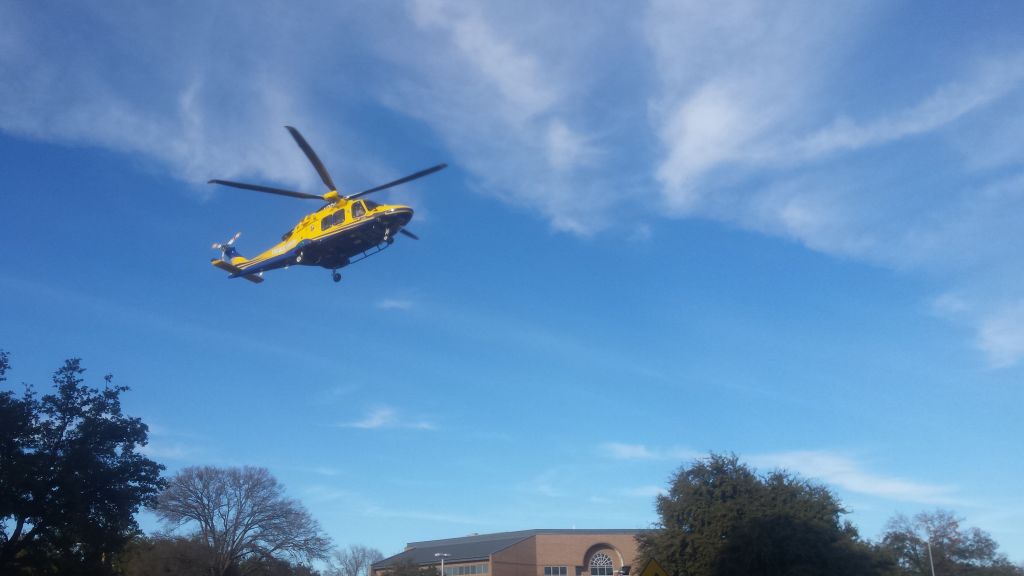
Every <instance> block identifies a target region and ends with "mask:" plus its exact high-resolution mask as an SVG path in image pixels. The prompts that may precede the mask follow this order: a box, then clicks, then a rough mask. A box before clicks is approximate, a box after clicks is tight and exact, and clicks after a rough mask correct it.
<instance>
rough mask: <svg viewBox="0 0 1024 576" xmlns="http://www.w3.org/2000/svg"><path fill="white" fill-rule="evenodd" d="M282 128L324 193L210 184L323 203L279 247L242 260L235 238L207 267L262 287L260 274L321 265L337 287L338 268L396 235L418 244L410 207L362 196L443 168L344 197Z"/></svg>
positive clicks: (377, 249) (312, 155)
mask: <svg viewBox="0 0 1024 576" xmlns="http://www.w3.org/2000/svg"><path fill="white" fill-rule="evenodd" d="M285 128H287V129H288V131H289V132H290V133H291V135H292V137H293V138H294V139H295V142H296V143H297V144H298V145H299V148H301V149H302V151H303V152H304V153H305V154H306V157H307V158H309V161H310V163H312V164H313V167H314V168H315V169H316V171H317V173H319V174H320V178H321V179H322V180H323V182H324V184H325V185H326V186H327V188H328V192H327V193H326V194H322V195H320V194H308V193H305V192H295V191H292V190H284V189H281V188H273V187H270V186H263V185H256V184H244V183H241V182H232V181H229V180H210V183H213V184H222V185H225V186H231V187H233V188H241V189H244V190H253V191H256V192H266V193H269V194H277V195H280V196H289V197H292V198H300V199H306V200H319V201H322V202H324V203H325V204H324V205H323V206H322V207H321V208H320V209H319V210H317V211H316V212H313V213H311V214H307V215H306V216H305V217H303V218H302V220H300V221H299V223H298V224H296V225H295V227H294V228H292V229H291V230H289V231H288V232H286V233H285V234H284V236H282V237H281V241H280V242H278V243H277V244H275V245H274V246H272V247H271V248H270V249H269V250H266V251H264V252H262V253H260V254H259V255H258V256H255V257H253V258H246V257H245V256H242V255H241V254H239V253H238V251H237V250H235V246H234V243H235V240H236V239H237V238H238V235H235V237H234V238H232V239H231V240H229V241H228V242H226V243H224V244H214V245H213V247H214V248H218V249H220V250H221V257H220V258H215V259H213V260H211V264H213V265H214V266H216V267H217V268H220V269H221V270H224V271H226V272H228V273H229V278H245V279H246V280H249V281H251V282H262V281H263V276H262V275H263V273H264V272H266V271H268V270H275V269H278V268H287V267H288V266H295V265H302V266H320V267H323V268H328V269H330V270H333V271H334V274H333V277H334V281H335V282H337V281H338V280H340V279H341V276H340V275H339V274H338V272H337V270H338V269H339V268H344V267H345V266H348V265H349V264H351V263H353V262H357V261H359V260H361V259H363V258H365V257H367V256H370V255H372V254H375V253H377V252H380V251H381V250H383V249H384V248H387V247H388V246H390V245H391V243H392V242H394V239H395V235H397V234H403V235H405V236H408V237H410V238H413V239H417V238H416V235H415V234H413V233H412V232H409V231H408V230H406V229H405V226H406V225H407V224H408V223H409V221H410V220H412V215H413V210H412V208H410V207H408V206H404V205H401V204H378V203H376V202H373V201H371V200H367V199H364V198H363V197H364V196H366V195H368V194H372V193H374V192H379V191H381V190H385V189H387V188H391V187H392V186H397V185H399V184H403V183H405V182H409V181H411V180H416V179H417V178H422V177H423V176H427V175H428V174H433V173H434V172H437V171H439V170H442V169H444V168H446V167H447V165H446V164H438V165H437V166H432V167H430V168H427V169H426V170H421V171H419V172H416V173H414V174H410V175H408V176H405V177H404V178H399V179H398V180H395V181H393V182H388V183H387V184H383V185H380V186H375V187H373V188H370V189H368V190H363V191H362V192H358V193H355V194H349V195H347V196H342V195H341V194H339V193H338V189H337V187H336V186H335V185H334V182H333V180H331V176H330V174H328V173H327V169H326V168H325V167H324V165H323V163H322V162H320V159H319V158H318V157H317V155H316V153H315V152H314V151H313V149H312V147H310V146H309V144H308V143H307V142H306V140H305V138H303V137H302V135H301V134H300V133H299V131H298V130H296V129H295V128H292V127H291V126H286V127H285Z"/></svg>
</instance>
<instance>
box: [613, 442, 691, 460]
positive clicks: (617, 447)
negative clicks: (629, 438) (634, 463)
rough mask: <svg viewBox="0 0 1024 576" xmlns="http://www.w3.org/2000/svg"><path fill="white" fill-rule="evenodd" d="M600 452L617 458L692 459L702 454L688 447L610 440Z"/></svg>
mask: <svg viewBox="0 0 1024 576" xmlns="http://www.w3.org/2000/svg"><path fill="white" fill-rule="evenodd" d="M600 452H601V453H602V454H604V455H605V456H607V457H609V458H614V459H616V460H677V461H683V460H692V459H694V458H699V457H700V456H702V454H700V453H698V452H695V451H693V450H688V449H686V448H667V449H651V448H648V447H647V446H645V445H643V444H626V443H623V442H608V443H605V444H602V445H601V447H600Z"/></svg>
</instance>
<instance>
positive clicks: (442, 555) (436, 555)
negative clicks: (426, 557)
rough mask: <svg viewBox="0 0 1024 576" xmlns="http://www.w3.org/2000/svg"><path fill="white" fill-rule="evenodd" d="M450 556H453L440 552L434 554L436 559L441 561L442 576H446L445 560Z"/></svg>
mask: <svg viewBox="0 0 1024 576" xmlns="http://www.w3.org/2000/svg"><path fill="white" fill-rule="evenodd" d="M449 556H451V554H448V553H447V552H438V553H436V554H434V558H440V559H441V576H444V559H445V558H447V557H449Z"/></svg>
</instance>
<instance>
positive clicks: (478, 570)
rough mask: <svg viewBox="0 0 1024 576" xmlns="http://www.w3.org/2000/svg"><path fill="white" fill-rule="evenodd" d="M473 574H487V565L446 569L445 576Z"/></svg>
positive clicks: (447, 567) (448, 567)
mask: <svg viewBox="0 0 1024 576" xmlns="http://www.w3.org/2000/svg"><path fill="white" fill-rule="evenodd" d="M472 574H487V564H470V565H468V566H445V567H444V576H471V575H472Z"/></svg>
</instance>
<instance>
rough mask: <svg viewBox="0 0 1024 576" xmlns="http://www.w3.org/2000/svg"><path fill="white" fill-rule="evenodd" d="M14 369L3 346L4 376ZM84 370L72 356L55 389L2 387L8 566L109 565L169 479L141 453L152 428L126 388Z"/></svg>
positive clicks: (2, 548) (0, 518)
mask: <svg viewBox="0 0 1024 576" xmlns="http://www.w3.org/2000/svg"><path fill="white" fill-rule="evenodd" d="M9 368H10V361H9V356H8V355H7V354H6V353H2V352H0V381H3V380H5V379H6V373H7V371H8V370H9ZM84 372H85V369H84V368H82V366H81V362H80V360H79V359H77V358H74V359H70V360H67V361H65V363H64V365H63V366H62V367H61V368H60V369H58V370H57V371H56V372H55V373H54V375H53V384H54V386H55V388H56V390H55V392H54V393H53V394H47V395H45V396H43V397H41V398H39V397H37V396H36V394H35V392H34V390H33V388H32V387H31V386H26V387H25V391H24V393H23V394H22V395H21V396H20V397H19V396H16V395H15V394H14V393H13V392H10V391H3V392H0V573H3V574H18V573H21V572H25V573H31V574H51V573H77V574H106V573H110V572H111V571H112V567H111V562H112V559H113V557H114V555H115V554H116V553H117V552H118V551H120V550H121V549H122V548H123V547H124V546H125V545H126V543H127V542H128V541H129V540H130V538H131V537H132V536H133V535H134V534H136V533H137V532H138V525H137V524H136V522H135V514H136V513H137V512H138V510H139V508H140V507H141V506H143V505H145V504H148V503H151V502H153V501H154V498H155V496H156V494H157V493H158V492H159V491H160V489H161V488H162V487H163V481H162V480H161V478H160V471H161V470H162V469H163V466H161V465H160V464H157V463H156V462H154V461H152V460H150V459H149V458H147V457H145V456H144V455H143V454H141V453H139V449H140V448H141V447H143V446H145V445H146V443H147V440H148V428H147V427H146V425H145V424H143V423H142V421H141V420H140V419H138V418H132V417H128V416H125V415H124V414H123V413H122V411H121V401H120V395H121V393H122V392H125V391H127V390H128V388H127V387H124V386H114V385H112V383H111V382H112V378H111V376H109V375H108V376H106V377H105V379H104V380H105V382H104V387H103V389H96V388H91V387H88V386H86V385H85V384H84V380H83V379H82V374H83V373H84Z"/></svg>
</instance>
